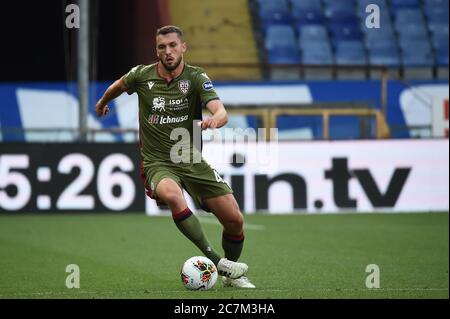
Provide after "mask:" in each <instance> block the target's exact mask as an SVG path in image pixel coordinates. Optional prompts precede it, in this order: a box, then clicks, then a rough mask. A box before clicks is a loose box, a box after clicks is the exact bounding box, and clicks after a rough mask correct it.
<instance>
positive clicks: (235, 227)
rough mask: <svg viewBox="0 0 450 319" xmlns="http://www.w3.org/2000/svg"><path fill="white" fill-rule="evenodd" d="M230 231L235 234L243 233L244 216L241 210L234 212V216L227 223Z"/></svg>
mask: <svg viewBox="0 0 450 319" xmlns="http://www.w3.org/2000/svg"><path fill="white" fill-rule="evenodd" d="M227 224H228V225H227V226H228V227H227V228H228V231H229V232H230V233H233V234H236V235H238V234H241V233H242V231H243V229H244V217H243V216H242V214H241V212H240V211H237V212H236V213H235V214H233V217H232V218H230V220H229V221H228V223H227Z"/></svg>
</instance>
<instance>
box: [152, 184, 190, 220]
mask: <svg viewBox="0 0 450 319" xmlns="http://www.w3.org/2000/svg"><path fill="white" fill-rule="evenodd" d="M156 195H157V196H158V198H159V199H161V200H162V201H164V202H165V203H166V204H167V205H168V206H169V208H170V210H171V211H172V214H177V213H179V212H182V211H183V210H184V209H185V208H186V207H187V203H186V200H185V199H184V196H183V192H182V190H181V188H180V186H179V185H178V183H177V182H175V181H174V180H173V179H171V178H164V179H163V180H161V181H160V182H159V183H158V185H157V187H156Z"/></svg>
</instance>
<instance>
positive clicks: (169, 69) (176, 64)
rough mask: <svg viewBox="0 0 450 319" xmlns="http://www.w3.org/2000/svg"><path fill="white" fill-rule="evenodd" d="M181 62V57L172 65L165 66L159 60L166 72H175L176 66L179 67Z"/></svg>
mask: <svg viewBox="0 0 450 319" xmlns="http://www.w3.org/2000/svg"><path fill="white" fill-rule="evenodd" d="M181 61H182V57H181V56H180V57H179V58H178V60H177V61H176V62H175V63H174V64H173V65H168V64H166V63H165V62H164V61H163V60H161V63H162V64H163V65H164V68H165V69H166V70H167V71H173V70H175V69H176V68H178V66H179V65H180V63H181Z"/></svg>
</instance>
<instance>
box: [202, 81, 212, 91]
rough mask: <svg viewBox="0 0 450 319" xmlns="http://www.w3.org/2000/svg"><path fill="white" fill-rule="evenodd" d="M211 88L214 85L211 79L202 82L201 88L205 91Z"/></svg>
mask: <svg viewBox="0 0 450 319" xmlns="http://www.w3.org/2000/svg"><path fill="white" fill-rule="evenodd" d="M213 88H214V86H213V84H212V82H211V81H206V82H205V83H203V89H205V91H211V90H212V89H213Z"/></svg>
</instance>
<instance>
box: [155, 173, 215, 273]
mask: <svg viewBox="0 0 450 319" xmlns="http://www.w3.org/2000/svg"><path fill="white" fill-rule="evenodd" d="M156 194H157V196H158V197H159V198H160V199H162V200H163V201H164V202H166V203H167V205H169V207H170V209H171V211H172V217H173V220H174V222H175V225H176V226H177V228H178V229H179V230H180V231H181V233H182V234H183V235H185V236H186V237H187V238H188V239H189V240H190V241H191V242H193V243H194V244H195V245H196V246H197V247H198V248H199V249H200V250H201V251H202V252H203V254H204V255H205V256H206V257H208V258H209V259H211V260H212V262H213V263H215V264H216V265H217V264H219V261H220V259H221V256H220V255H219V254H218V253H216V252H215V251H214V249H213V248H212V246H211V244H210V243H209V241H208V239H207V238H206V235H205V233H204V232H203V228H202V226H201V224H200V222H199V220H198V218H197V217H196V216H195V215H194V214H193V213H192V211H191V210H190V209H189V208H188V207H187V204H186V200H185V198H184V196H183V192H182V190H181V188H180V186H179V185H178V184H177V183H176V182H175V181H174V180H172V179H169V178H166V179H163V180H161V181H160V182H159V183H158V186H157V188H156Z"/></svg>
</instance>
